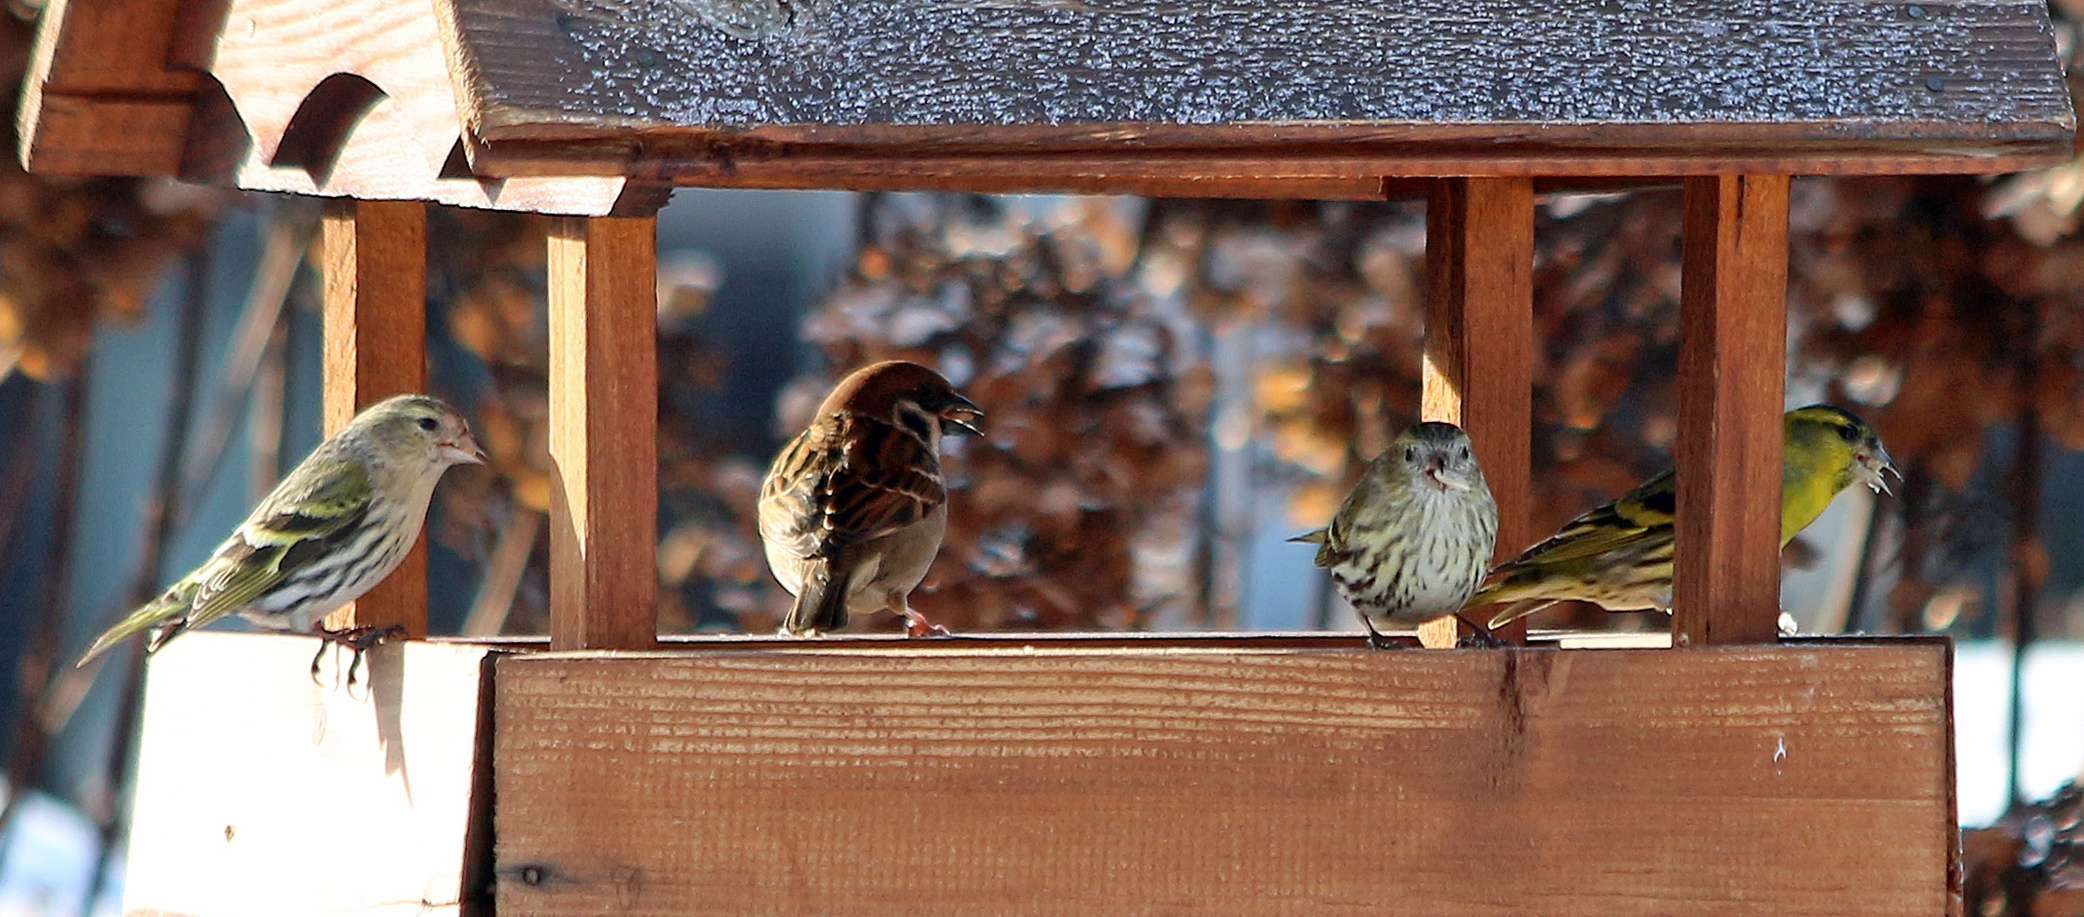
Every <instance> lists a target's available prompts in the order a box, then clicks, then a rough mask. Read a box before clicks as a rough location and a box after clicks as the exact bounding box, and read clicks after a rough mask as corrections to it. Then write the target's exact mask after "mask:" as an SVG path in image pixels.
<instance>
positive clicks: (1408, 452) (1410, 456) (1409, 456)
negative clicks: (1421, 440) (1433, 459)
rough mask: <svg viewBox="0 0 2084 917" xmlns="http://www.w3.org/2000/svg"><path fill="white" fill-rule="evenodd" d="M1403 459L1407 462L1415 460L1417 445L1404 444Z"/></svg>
mask: <svg viewBox="0 0 2084 917" xmlns="http://www.w3.org/2000/svg"><path fill="white" fill-rule="evenodd" d="M1404 461H1407V462H1415V461H1418V447H1417V446H1405V447H1404Z"/></svg>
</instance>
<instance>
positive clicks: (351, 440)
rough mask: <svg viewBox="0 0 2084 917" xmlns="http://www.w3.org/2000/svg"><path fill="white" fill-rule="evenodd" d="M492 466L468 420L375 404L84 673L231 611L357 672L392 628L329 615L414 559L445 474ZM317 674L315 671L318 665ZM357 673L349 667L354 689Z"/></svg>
mask: <svg viewBox="0 0 2084 917" xmlns="http://www.w3.org/2000/svg"><path fill="white" fill-rule="evenodd" d="M484 461H485V453H484V451H483V450H481V449H479V448H478V443H477V440H475V439H473V438H471V435H470V427H469V425H468V424H466V423H465V422H464V420H463V416H462V415H460V414H458V413H456V411H455V409H453V408H451V407H449V406H448V405H446V404H443V403H442V402H441V401H439V400H436V399H434V398H430V397H427V396H426V395H399V396H397V397H394V398H388V399H385V400H383V401H380V402H377V403H376V404H374V405H372V406H370V407H369V408H368V409H366V410H364V411H363V412H362V413H360V414H358V415H356V416H355V418H354V419H353V420H351V421H349V422H348V424H347V426H346V427H345V428H343V429H342V430H341V431H340V432H338V433H335V434H333V436H332V437H331V438H328V439H327V440H326V441H325V442H322V443H319V444H318V448H316V449H313V450H312V451H311V454H310V455H308V456H305V458H304V460H303V461H302V462H299V463H297V467H296V468H294V469H292V470H291V471H290V473H289V474H288V475H287V476H285V477H284V478H283V479H282V482H281V483H279V484H277V485H275V489H274V490H273V491H271V492H270V493H269V494H268V496H267V498H266V499H264V500H262V501H261V503H260V505H259V506H258V507H255V508H254V510H253V514H252V515H250V516H247V517H246V521H245V522H243V523H240V525H239V528H238V529H237V530H236V531H234V532H232V536H231V537H230V538H227V539H225V540H224V543H223V544H220V545H218V546H217V550H216V551H215V552H213V553H212V554H211V555H210V559H209V560H206V561H204V562H203V565H202V566H200V567H197V568H196V569H195V570H194V571H193V572H191V573H189V574H188V575H187V576H184V577H182V578H181V579H180V580H179V581H178V582H176V583H174V584H173V585H172V586H169V587H167V590H166V592H165V593H163V594H161V595H160V596H159V598H156V599H153V600H152V601H150V602H147V603H145V605H144V606H142V607H140V608H138V609H137V610H136V611H134V612H131V614H130V616H129V617H126V618H124V619H123V620H121V621H119V622H117V623H116V625H115V626H113V627H110V628H109V629H108V630H107V631H104V632H103V633H102V635H101V636H100V637H99V638H97V639H96V640H95V641H94V645H93V646H91V647H89V648H88V649H87V653H86V655H84V656H82V657H80V661H79V663H78V664H79V665H85V664H86V663H87V660H90V659H93V658H94V657H95V656H98V655H100V654H101V653H103V652H104V651H106V650H108V648H109V647H112V646H115V645H116V644H117V643H119V642H122V641H123V640H124V639H125V638H127V637H129V636H131V635H132V634H135V633H138V632H140V631H144V630H147V629H150V630H151V631H152V635H151V638H150V640H149V641H148V642H147V643H146V644H145V652H147V653H152V652H157V651H158V650H159V648H160V647H163V646H165V645H166V644H167V641H169V640H172V639H174V638H175V637H177V636H180V635H181V634H182V633H184V632H186V631H188V630H190V629H192V628H197V627H202V626H204V625H206V624H209V623H210V622H212V621H215V620H217V619H218V618H222V617H224V616H225V615H229V614H236V615H238V616H240V617H242V618H245V619H246V620H248V621H252V622H253V623H255V624H258V625H260V626H261V627H264V628H267V629H269V630H279V631H293V632H298V633H312V634H316V635H318V636H319V637H321V638H323V639H324V640H326V641H328V642H331V643H339V644H341V645H344V646H347V647H349V648H350V649H353V650H354V651H355V663H359V662H360V661H361V656H362V653H363V652H365V651H367V650H368V649H369V647H371V646H374V645H375V644H376V643H377V642H378V641H380V640H382V639H383V638H384V637H385V636H387V635H388V633H389V631H390V630H393V629H387V628H375V627H353V628H347V629H344V630H337V631H336V630H329V629H327V628H326V627H325V625H324V620H325V617H326V616H327V615H329V614H332V613H333V612H334V611H336V610H338V609H339V608H340V607H341V606H343V605H346V604H347V603H349V602H352V601H354V600H355V599H357V598H360V597H361V595H362V594H363V593H365V592H368V591H369V590H370V589H371V588H372V587H374V586H375V585H376V584H377V583H379V582H382V581H383V578H384V577H386V576H389V575H390V573H391V571H392V570H394V569H396V568H397V566H398V563H399V561H402V560H404V559H405V554H406V552H407V551H409V550H411V549H412V545H413V541H414V540H415V539H417V538H418V537H419V535H420V525H421V523H423V522H424V521H425V520H426V518H427V504H428V501H429V500H430V499H432V497H433V495H434V484H435V482H436V481H439V480H440V479H441V476H442V472H444V471H447V470H448V469H449V467H450V466H452V465H461V464H482V463H483V462H484ZM319 651H320V653H321V655H322V654H323V653H324V651H325V648H324V646H323V645H321V646H320V649H319ZM311 670H312V674H313V675H314V676H315V675H316V674H317V672H318V660H317V659H316V658H314V659H313V660H312V663H311ZM354 671H355V669H354V665H353V664H350V666H349V667H348V680H349V681H350V683H351V682H352V681H353V680H354Z"/></svg>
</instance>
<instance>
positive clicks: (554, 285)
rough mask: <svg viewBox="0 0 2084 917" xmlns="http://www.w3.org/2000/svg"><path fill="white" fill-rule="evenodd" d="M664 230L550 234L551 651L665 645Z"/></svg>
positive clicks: (614, 228)
mask: <svg viewBox="0 0 2084 917" xmlns="http://www.w3.org/2000/svg"><path fill="white" fill-rule="evenodd" d="M657 234H658V221H657V220H656V219H655V218H653V217H628V218H618V217H561V218H559V219H557V220H555V221H554V222H553V223H552V224H551V228H550V258H549V261H550V265H549V266H550V457H551V460H552V461H553V462H554V463H555V464H556V466H557V473H556V476H555V478H553V483H554V484H555V486H556V488H557V492H556V495H555V497H554V498H553V500H552V502H551V506H550V645H551V646H552V647H553V648H556V649H642V648H645V647H649V646H652V645H654V644H655V643H656V642H657V639H658V607H657V599H658V570H657V564H658V560H657V552H658V532H657V529H658V520H657V514H658V360H657V350H656V346H657V345H656V338H657V332H656V329H657V324H658V322H657V317H656V316H657V312H658V292H657V284H658V248H657V245H658V242H657Z"/></svg>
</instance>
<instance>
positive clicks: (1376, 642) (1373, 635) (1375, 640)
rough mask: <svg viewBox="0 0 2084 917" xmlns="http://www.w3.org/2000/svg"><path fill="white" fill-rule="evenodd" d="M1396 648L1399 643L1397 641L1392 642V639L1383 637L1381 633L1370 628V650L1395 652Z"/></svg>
mask: <svg viewBox="0 0 2084 917" xmlns="http://www.w3.org/2000/svg"><path fill="white" fill-rule="evenodd" d="M1396 648H1397V642H1396V641H1395V640H1391V639H1390V638H1388V637H1385V636H1383V635H1382V634H1381V633H1379V632H1377V631H1376V630H1375V629H1374V628H1373V627H1370V628H1368V649H1371V650H1393V649H1396Z"/></svg>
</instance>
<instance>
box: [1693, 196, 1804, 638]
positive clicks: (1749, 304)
mask: <svg viewBox="0 0 2084 917" xmlns="http://www.w3.org/2000/svg"><path fill="white" fill-rule="evenodd" d="M1787 190H1788V177H1787V176H1785V175H1724V176H1716V177H1708V178H1693V179H1688V180H1687V182H1686V217H1685V219H1686V226H1685V248H1684V255H1683V257H1684V271H1685V276H1684V280H1683V283H1682V287H1683V290H1682V293H1681V296H1680V310H1679V311H1680V339H1679V432H1678V446H1677V450H1676V451H1677V456H1676V461H1677V466H1678V503H1677V513H1678V524H1677V531H1676V540H1675V542H1674V544H1673V554H1674V566H1675V569H1674V570H1673V582H1672V609H1673V614H1672V641H1673V643H1674V645H1677V646H1704V645H1708V644H1716V643H1766V642H1771V641H1772V640H1774V639H1775V637H1776V636H1777V634H1778V630H1777V628H1776V626H1775V622H1776V621H1777V620H1778V617H1779V612H1780V475H1781V466H1782V458H1781V415H1782V414H1783V409H1784V398H1785V395H1784V393H1783V388H1784V381H1785V378H1786V373H1787Z"/></svg>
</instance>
